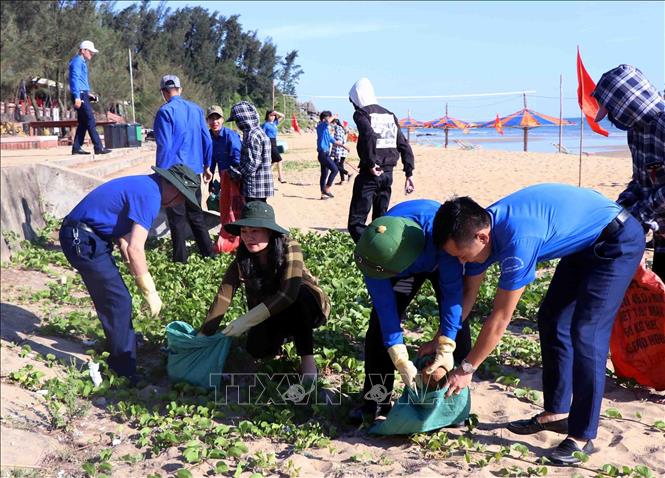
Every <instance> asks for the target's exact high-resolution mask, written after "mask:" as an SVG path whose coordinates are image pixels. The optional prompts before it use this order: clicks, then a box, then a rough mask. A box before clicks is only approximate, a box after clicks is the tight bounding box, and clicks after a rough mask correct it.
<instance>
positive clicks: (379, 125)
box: [349, 78, 414, 178]
mask: <svg viewBox="0 0 665 478" xmlns="http://www.w3.org/2000/svg"><path fill="white" fill-rule="evenodd" d="M349 100H350V101H351V103H353V106H354V107H355V108H356V112H355V113H354V114H353V121H355V123H356V127H357V128H358V147H357V150H358V156H359V157H360V169H361V171H362V170H364V171H369V170H370V169H372V168H373V167H374V166H380V167H381V168H382V169H383V170H384V171H392V169H393V168H394V167H395V166H397V161H398V159H399V157H400V156H401V157H402V163H403V164H404V174H405V175H406V177H407V178H408V177H411V176H412V175H413V168H414V161H413V151H412V150H411V146H410V145H409V143H408V142H407V141H406V138H405V137H404V135H403V134H402V131H401V130H400V128H399V123H398V122H397V118H396V117H395V115H394V114H393V113H392V112H390V111H388V110H387V109H385V108H384V107H382V106H379V105H378V104H377V101H376V96H375V95H374V87H373V86H372V83H370V81H369V80H368V79H367V78H361V79H360V80H358V81H357V82H356V83H355V84H354V85H353V86H352V87H351V90H350V91H349Z"/></svg>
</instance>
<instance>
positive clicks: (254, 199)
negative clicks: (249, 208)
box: [245, 198, 268, 204]
mask: <svg viewBox="0 0 665 478" xmlns="http://www.w3.org/2000/svg"><path fill="white" fill-rule="evenodd" d="M252 201H261V202H268V198H245V204H247V203H250V202H252Z"/></svg>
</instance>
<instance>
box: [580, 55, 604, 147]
mask: <svg viewBox="0 0 665 478" xmlns="http://www.w3.org/2000/svg"><path fill="white" fill-rule="evenodd" d="M595 89H596V83H594V81H593V80H592V79H591V76H589V73H587V71H586V68H584V63H582V57H581V56H580V47H577V102H578V103H579V105H580V108H581V109H582V112H583V113H584V116H586V120H587V123H589V126H590V127H591V129H592V130H593V131H595V132H596V133H598V134H602V135H603V136H608V135H609V133H608V132H607V131H605V129H604V128H603V127H602V126H600V125H599V124H598V123H596V121H595V119H596V115H597V114H598V109H599V106H598V100H596V98H594V97H593V96H591V93H593V90H595Z"/></svg>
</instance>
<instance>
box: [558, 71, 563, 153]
mask: <svg viewBox="0 0 665 478" xmlns="http://www.w3.org/2000/svg"><path fill="white" fill-rule="evenodd" d="M562 142H563V73H562V74H561V75H559V153H560V152H561V146H562V144H561V143H562Z"/></svg>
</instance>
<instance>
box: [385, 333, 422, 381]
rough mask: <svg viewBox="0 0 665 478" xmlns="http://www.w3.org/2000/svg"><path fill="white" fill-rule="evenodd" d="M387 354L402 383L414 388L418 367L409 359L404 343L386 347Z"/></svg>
mask: <svg viewBox="0 0 665 478" xmlns="http://www.w3.org/2000/svg"><path fill="white" fill-rule="evenodd" d="M388 355H390V360H392V361H393V365H394V366H395V368H396V369H397V371H398V372H399V374H400V376H401V377H402V381H403V382H404V385H406V386H407V387H409V388H411V389H413V390H415V389H416V376H417V375H418V369H417V368H416V366H415V365H413V362H412V361H411V360H409V353H408V352H407V351H406V345H404V344H396V345H393V346H392V347H389V348H388Z"/></svg>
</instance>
